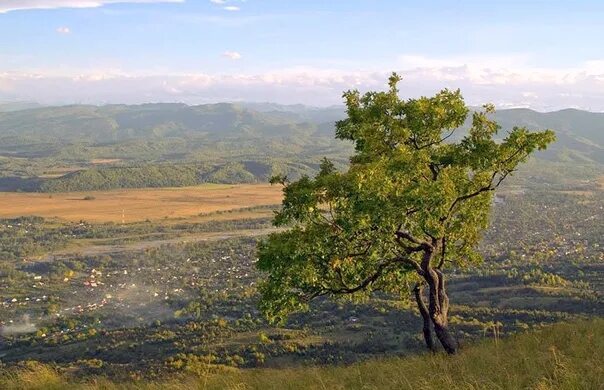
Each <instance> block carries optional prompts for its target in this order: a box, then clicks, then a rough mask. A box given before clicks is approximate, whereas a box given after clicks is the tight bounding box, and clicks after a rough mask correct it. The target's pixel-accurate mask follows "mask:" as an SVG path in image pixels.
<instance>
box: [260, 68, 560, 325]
mask: <svg viewBox="0 0 604 390" xmlns="http://www.w3.org/2000/svg"><path fill="white" fill-rule="evenodd" d="M399 81H400V78H399V77H398V76H397V75H396V74H394V75H393V76H392V77H391V78H390V80H389V89H388V90H387V91H385V92H369V93H366V94H365V95H362V96H361V94H360V93H359V92H358V91H349V92H346V93H345V94H344V98H345V99H346V105H347V114H348V117H347V118H346V119H344V120H341V121H339V122H337V124H336V137H337V138H339V139H342V140H349V141H352V142H353V143H354V146H355V154H354V155H353V156H352V158H351V164H350V167H349V169H348V171H346V172H343V173H340V172H338V171H336V170H335V169H334V166H333V165H332V164H330V163H329V161H327V160H324V161H323V163H322V164H321V167H320V171H319V173H318V175H317V176H316V177H315V178H314V179H311V178H310V177H307V176H305V177H302V178H301V179H300V180H298V181H295V182H291V183H288V182H285V181H283V179H282V178H278V179H275V180H274V181H276V182H279V181H281V182H283V183H284V184H285V186H284V189H283V191H284V200H283V208H282V210H281V211H280V212H279V213H278V214H277V215H276V217H275V220H274V223H275V225H276V226H288V227H290V229H289V230H287V231H285V232H279V233H274V234H272V235H271V236H270V237H269V238H268V239H267V240H265V241H263V242H262V243H261V244H260V245H259V261H258V268H259V269H260V270H262V271H265V272H266V273H267V277H266V280H265V281H264V283H263V284H262V285H261V287H260V288H261V291H262V294H263V299H262V302H261V309H262V310H263V312H264V313H265V314H266V315H267V316H268V318H269V319H271V320H276V321H279V320H283V319H284V318H285V316H286V315H287V314H288V313H289V312H292V311H296V310H303V309H306V308H307V304H308V301H309V299H311V298H314V297H317V296H322V295H327V296H331V297H339V296H342V295H345V294H353V295H352V296H353V297H355V298H365V297H367V296H368V295H369V294H370V293H371V292H372V291H375V290H382V291H387V292H393V293H399V294H403V295H404V294H406V292H407V291H408V290H409V286H410V283H411V282H413V281H414V280H416V278H417V273H420V271H418V270H419V267H420V264H422V266H424V264H423V262H425V261H428V262H429V264H426V266H427V267H434V268H437V269H440V268H442V267H443V266H447V265H455V266H457V267H464V266H466V265H468V264H472V263H477V262H479V261H480V260H481V259H480V256H479V254H478V252H477V251H476V249H475V247H476V245H477V243H478V242H479V239H480V234H481V232H482V231H483V230H484V229H485V228H486V227H487V223H488V217H489V211H490V206H491V204H492V197H493V192H494V190H495V189H496V188H497V187H498V186H499V184H500V183H501V182H502V181H503V180H504V179H505V178H506V177H507V176H508V175H510V174H511V173H512V172H513V171H514V170H515V169H516V167H517V166H518V164H520V163H522V162H524V161H526V159H527V158H528V156H529V155H530V154H531V153H533V152H534V151H536V150H542V149H545V147H546V146H547V145H548V144H549V143H551V142H553V141H554V134H553V132H552V131H549V130H548V131H543V132H529V131H528V130H527V129H526V128H522V127H514V128H513V129H512V130H511V131H510V132H509V133H508V134H507V135H506V136H505V137H504V138H503V140H501V141H497V140H496V138H495V136H496V135H497V133H498V131H499V129H500V127H499V125H498V124H497V123H496V122H495V121H493V120H492V119H491V118H490V116H491V114H492V112H493V107H492V106H489V105H487V106H485V109H484V111H481V112H474V113H473V114H472V121H471V127H470V128H469V130H468V132H467V133H466V134H465V135H464V136H463V137H461V139H459V140H458V141H456V142H451V141H450V137H452V136H453V135H454V133H455V131H456V129H458V128H459V127H461V126H462V125H463V124H464V122H465V121H466V118H467V116H468V114H469V112H470V110H469V109H468V107H467V106H466V105H465V103H464V101H463V98H462V96H461V94H460V92H459V91H449V90H443V91H441V92H439V93H438V94H436V95H435V96H434V97H430V98H428V97H422V98H419V99H409V100H401V99H400V98H399V96H398V89H397V84H398V82H399ZM428 249H429V252H430V257H429V258H428V259H427V260H426V258H425V257H423V255H424V253H428ZM432 251H438V254H437V255H434V256H432ZM415 271H418V272H417V273H416V272H415Z"/></svg>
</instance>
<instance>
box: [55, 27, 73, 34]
mask: <svg viewBox="0 0 604 390" xmlns="http://www.w3.org/2000/svg"><path fill="white" fill-rule="evenodd" d="M56 31H57V32H58V33H59V34H71V29H70V28H69V27H65V26H63V27H59V28H57V30H56Z"/></svg>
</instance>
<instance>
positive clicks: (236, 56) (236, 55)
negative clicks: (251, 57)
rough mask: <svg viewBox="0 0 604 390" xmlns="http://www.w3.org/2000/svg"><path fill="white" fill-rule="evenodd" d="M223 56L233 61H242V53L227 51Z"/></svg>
mask: <svg viewBox="0 0 604 390" xmlns="http://www.w3.org/2000/svg"><path fill="white" fill-rule="evenodd" d="M222 56H223V57H225V58H229V59H231V60H240V59H241V53H239V52H236V51H225V52H224V53H222Z"/></svg>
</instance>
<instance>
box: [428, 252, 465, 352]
mask: <svg viewBox="0 0 604 390" xmlns="http://www.w3.org/2000/svg"><path fill="white" fill-rule="evenodd" d="M431 256H432V254H431V253H427V254H426V258H425V260H426V261H424V262H422V270H423V275H422V276H423V277H424V279H425V280H426V282H427V283H428V287H429V288H430V289H429V294H428V302H429V304H428V313H429V316H430V319H431V321H432V324H433V325H434V333H436V337H437V338H438V341H440V344H441V345H442V346H443V348H444V349H445V351H447V353H448V354H450V355H453V354H455V353H457V343H456V342H455V340H454V338H453V336H451V333H450V332H449V326H448V325H449V297H448V296H447V291H446V289H445V277H444V275H443V274H442V272H441V271H440V270H439V269H434V268H432V267H431V266H430V259H431Z"/></svg>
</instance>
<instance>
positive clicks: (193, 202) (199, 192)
mask: <svg viewBox="0 0 604 390" xmlns="http://www.w3.org/2000/svg"><path fill="white" fill-rule="evenodd" d="M281 196H282V194H281V189H280V188H279V187H278V186H271V185H270V184H238V185H223V184H204V185H199V186H194V187H182V188H152V189H148V188H145V189H129V190H110V191H89V192H69V193H54V194H41V193H17V192H1V193H0V217H2V218H15V217H20V216H39V217H44V218H58V219H60V220H64V221H87V222H95V223H98V222H115V223H122V222H138V221H144V220H159V219H166V218H183V217H194V216H198V215H200V214H207V213H212V212H217V211H229V210H234V209H239V208H243V207H255V206H263V205H271V204H278V203H280V202H281Z"/></svg>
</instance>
